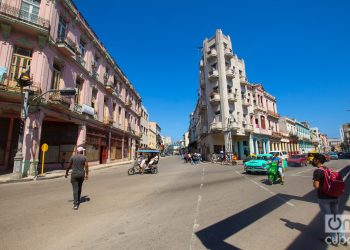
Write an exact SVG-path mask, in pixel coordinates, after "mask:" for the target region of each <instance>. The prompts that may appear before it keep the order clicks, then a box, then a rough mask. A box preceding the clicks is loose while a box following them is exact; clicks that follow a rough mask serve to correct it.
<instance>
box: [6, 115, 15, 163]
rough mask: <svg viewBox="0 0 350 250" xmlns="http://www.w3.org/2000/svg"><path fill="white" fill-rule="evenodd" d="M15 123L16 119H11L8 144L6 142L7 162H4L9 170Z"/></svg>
mask: <svg viewBox="0 0 350 250" xmlns="http://www.w3.org/2000/svg"><path fill="white" fill-rule="evenodd" d="M13 122H14V118H10V125H9V129H8V134H7V142H6V148H5V161H4V165H5V168H6V169H8V168H9V161H10V156H11V155H10V151H11V147H12V146H13V145H11V138H12V133H13Z"/></svg>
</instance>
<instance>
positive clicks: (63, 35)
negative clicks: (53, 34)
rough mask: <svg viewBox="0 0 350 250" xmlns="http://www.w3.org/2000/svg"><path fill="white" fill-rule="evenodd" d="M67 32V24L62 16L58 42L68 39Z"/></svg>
mask: <svg viewBox="0 0 350 250" xmlns="http://www.w3.org/2000/svg"><path fill="white" fill-rule="evenodd" d="M66 31H67V23H66V21H65V20H64V19H63V17H61V16H60V19H59V22H58V30H57V40H58V41H64V40H65V38H66Z"/></svg>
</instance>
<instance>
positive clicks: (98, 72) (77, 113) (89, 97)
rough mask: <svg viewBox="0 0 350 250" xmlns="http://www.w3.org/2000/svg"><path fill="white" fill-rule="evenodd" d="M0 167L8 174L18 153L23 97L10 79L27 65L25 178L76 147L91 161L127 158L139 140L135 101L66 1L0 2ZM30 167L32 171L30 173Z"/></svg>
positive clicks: (134, 94)
mask: <svg viewBox="0 0 350 250" xmlns="http://www.w3.org/2000/svg"><path fill="white" fill-rule="evenodd" d="M0 29H1V32H0V41H1V43H0V166H1V167H2V169H3V170H4V169H7V170H8V171H9V172H11V170H12V167H13V158H14V156H15V154H16V151H17V140H18V131H19V124H20V122H19V121H20V112H21V100H22V99H23V98H21V94H20V89H19V88H18V87H17V86H16V81H15V78H17V77H19V75H20V74H21V73H22V72H24V71H26V70H27V69H28V68H29V67H30V75H31V77H32V86H31V87H30V90H31V91H30V93H31V95H30V100H31V99H33V98H34V97H35V96H38V95H39V94H43V93H45V92H46V91H48V90H51V89H64V88H76V89H77V94H76V96H75V97H65V96H60V94H59V93H58V92H56V93H47V94H45V95H44V96H43V98H41V99H40V98H39V101H35V102H30V103H31V106H30V109H29V113H30V114H29V117H28V118H27V120H26V122H25V127H24V140H23V143H24V146H23V155H24V164H23V167H22V168H23V169H22V173H23V175H24V176H25V175H27V174H30V175H32V174H34V173H33V169H36V167H37V165H38V162H39V161H40V159H41V157H40V155H41V150H40V146H41V145H42V144H43V143H47V144H48V145H49V150H48V152H47V153H46V155H45V159H46V160H45V162H46V163H47V164H49V165H51V166H59V163H60V162H61V161H63V160H64V161H65V162H67V161H68V159H69V158H70V156H71V155H72V153H73V152H74V151H75V148H76V147H77V146H80V145H83V146H84V147H86V156H87V158H88V160H89V162H90V165H92V164H102V163H108V162H114V161H127V160H129V159H131V157H132V155H133V154H134V152H135V150H136V148H137V147H138V145H139V141H140V136H141V133H140V117H141V98H140V96H139V94H138V93H137V92H136V90H135V89H134V88H133V86H132V85H131V83H130V82H129V80H128V79H127V77H126V76H125V75H124V74H123V72H122V70H121V69H120V68H119V66H118V65H117V63H116V62H115V61H114V59H113V58H112V57H111V56H110V54H109V53H108V52H107V50H106V49H105V47H104V46H103V44H102V43H101V41H100V40H99V39H98V37H97V36H96V34H95V33H94V32H93V31H92V30H91V28H90V27H89V25H88V24H87V22H86V21H85V20H84V18H83V17H82V15H81V14H80V13H79V11H78V10H77V8H76V6H75V5H74V3H73V2H72V1H70V0H65V1H53V0H41V1H40V0H2V1H0ZM29 169H31V170H32V171H28V170H29Z"/></svg>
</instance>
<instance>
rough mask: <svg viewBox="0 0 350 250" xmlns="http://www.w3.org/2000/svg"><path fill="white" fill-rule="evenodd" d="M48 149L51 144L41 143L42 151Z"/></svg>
mask: <svg viewBox="0 0 350 250" xmlns="http://www.w3.org/2000/svg"><path fill="white" fill-rule="evenodd" d="M48 149H49V145H47V144H46V143H44V144H43V145H41V151H43V152H46V151H47V150H48Z"/></svg>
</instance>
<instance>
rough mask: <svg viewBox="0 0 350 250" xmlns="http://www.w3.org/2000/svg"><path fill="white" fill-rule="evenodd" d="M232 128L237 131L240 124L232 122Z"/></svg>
mask: <svg viewBox="0 0 350 250" xmlns="http://www.w3.org/2000/svg"><path fill="white" fill-rule="evenodd" d="M230 128H231V129H233V130H237V129H239V128H240V126H239V123H238V122H232V124H231V125H230Z"/></svg>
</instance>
